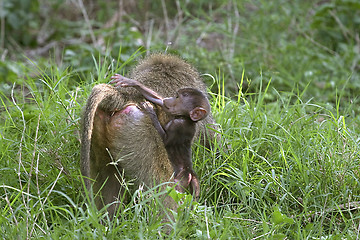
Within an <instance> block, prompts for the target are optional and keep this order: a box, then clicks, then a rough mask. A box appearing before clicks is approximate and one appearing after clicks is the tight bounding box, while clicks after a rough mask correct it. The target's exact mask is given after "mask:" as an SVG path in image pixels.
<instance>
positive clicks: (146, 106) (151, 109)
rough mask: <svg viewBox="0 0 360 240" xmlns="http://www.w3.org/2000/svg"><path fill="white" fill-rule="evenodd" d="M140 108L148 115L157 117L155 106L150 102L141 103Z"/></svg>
mask: <svg viewBox="0 0 360 240" xmlns="http://www.w3.org/2000/svg"><path fill="white" fill-rule="evenodd" d="M140 108H141V109H142V110H143V111H145V112H147V113H148V114H152V115H156V113H155V110H154V107H153V105H152V104H151V103H150V102H148V101H146V102H142V103H140Z"/></svg>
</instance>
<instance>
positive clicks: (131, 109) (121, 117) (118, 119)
mask: <svg viewBox="0 0 360 240" xmlns="http://www.w3.org/2000/svg"><path fill="white" fill-rule="evenodd" d="M125 116H126V117H125ZM129 117H130V119H132V121H135V122H136V121H140V120H141V119H142V118H143V117H144V113H143V112H142V111H141V110H140V109H139V108H138V107H137V106H136V105H134V104H131V105H127V106H125V107H124V108H123V109H121V110H120V111H117V112H114V113H113V115H112V116H111V122H112V124H113V125H114V126H115V127H117V128H121V127H122V126H123V124H124V123H125V122H127V121H128V120H126V119H128V118H129Z"/></svg>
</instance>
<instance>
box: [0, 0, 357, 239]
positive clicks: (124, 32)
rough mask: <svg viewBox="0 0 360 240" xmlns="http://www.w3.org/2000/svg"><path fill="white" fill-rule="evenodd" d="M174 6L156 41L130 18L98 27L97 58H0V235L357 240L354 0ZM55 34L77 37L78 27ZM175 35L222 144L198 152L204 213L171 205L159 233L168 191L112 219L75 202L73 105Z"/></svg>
mask: <svg viewBox="0 0 360 240" xmlns="http://www.w3.org/2000/svg"><path fill="white" fill-rule="evenodd" d="M180 2H181V3H179V4H180V6H181V7H182V12H180V11H179V10H178V9H177V8H176V6H175V7H174V6H172V5H171V4H170V3H168V4H169V5H167V6H168V8H169V9H167V10H168V15H169V20H170V23H171V24H174V25H176V26H177V27H176V28H175V29H170V30H169V29H168V30H169V31H168V32H167V33H164V32H163V31H162V30H161V26H162V25H161V23H157V22H161V17H156V16H157V15H158V16H162V15H161V14H162V11H163V8H162V6H161V4H160V1H159V3H155V2H154V3H153V5H151V6H150V7H149V11H150V13H151V14H150V16H152V19H154V21H155V25H154V29H153V32H152V34H153V35H150V31H148V30H149V29H146V28H147V27H149V25H146V24H147V23H148V22H147V20H149V19H145V20H144V19H142V18H141V17H142V15H141V13H138V12H134V13H133V15H131V16H132V17H134V18H135V19H138V20H139V21H142V23H144V28H145V30H146V31H144V32H141V31H139V30H134V29H130V27H131V21H126V19H125V20H124V23H123V24H122V25H121V26H116V27H113V28H111V29H99V30H98V31H96V32H95V34H96V36H97V37H98V36H104V38H105V40H106V41H107V48H106V50H102V49H99V48H96V47H93V46H92V45H91V44H88V43H84V42H82V43H79V44H76V43H75V44H74V45H67V46H65V47H64V49H63V52H62V54H61V56H60V60H59V59H58V58H59V56H58V55H56V51H54V57H38V58H30V59H26V58H22V57H21V56H17V58H15V57H14V56H12V57H13V58H15V59H16V61H10V60H8V59H6V54H5V53H4V54H2V59H1V61H0V78H1V79H0V100H1V102H0V141H1V144H0V237H1V238H2V239H26V238H34V239H60V238H62V239H119V238H120V239H154V238H156V239H162V238H167V237H168V236H169V238H174V239H360V224H359V222H360V156H359V146H360V145H359V135H360V130H359V125H360V118H359V108H358V104H359V97H358V92H359V90H360V84H359V83H360V80H359V67H358V66H359V59H360V53H359V51H358V49H359V46H360V43H359V41H358V37H357V35H356V34H358V32H359V27H358V26H360V25H358V24H356V23H358V21H359V19H358V16H359V14H357V13H359V11H360V6H359V4H358V3H357V0H347V1H341V0H332V1H327V2H325V3H324V2H322V1H315V2H311V1H300V0H298V1H282V0H277V1H263V0H256V1H221V0H217V1H210V2H207V1H206V2H205V1H200V0H198V1H191V3H190V2H188V3H186V2H182V1H180ZM141 3H144V2H143V1H141ZM171 7H172V8H171ZM111 10H112V9H111V8H108V9H107V10H105V9H100V10H99V12H98V14H99V16H98V18H101V17H100V15H101V16H107V15H109V14H110V13H111ZM108 11H110V12H108ZM15 13H16V12H14V14H15ZM180 13H181V14H182V17H183V21H180V20H179V18H178V17H179V16H180V15H176V14H180ZM350 13H351V14H350ZM143 15H144V14H143ZM172 15H174V16H175V17H173V18H172V17H171V16H172ZM52 20H53V19H52ZM99 21H100V20H99ZM96 23H97V24H98V25H100V23H99V22H96ZM145 23H146V24H145ZM54 24H55V25H56V24H57V25H56V26H57V28H58V29H61V30H62V31H67V34H68V35H70V36H72V37H73V36H76V34H77V33H76V31H80V30H83V28H85V27H84V24H77V25H76V26H74V28H76V27H78V28H79V29H78V30H76V31H75V30H74V29H71V31H70V30H68V29H66V28H64V26H63V25H61V24H63V23H61V22H56V21H55V23H54ZM67 24H68V23H67ZM156 24H158V25H156ZM78 25H79V26H78ZM85 26H87V25H85ZM156 27H158V28H156ZM162 27H164V26H162ZM114 28H116V29H114ZM86 29H87V27H86ZM7 31H9V30H7ZM72 31H74V33H73V32H72ZM176 31H179V32H178V34H179V35H177V36H178V38H177V39H176V41H174V46H173V47H171V48H170V49H169V50H168V51H170V52H175V53H177V54H180V55H181V56H182V57H184V58H186V59H187V60H188V61H189V62H191V63H192V64H193V65H195V66H196V67H197V68H199V70H200V71H201V72H202V73H204V74H203V78H204V80H205V82H206V83H207V85H208V86H209V90H210V97H211V104H212V110H213V115H214V117H215V119H216V121H217V123H218V124H219V125H220V126H221V134H222V141H221V142H216V143H214V147H213V148H212V149H210V150H207V149H205V148H204V147H202V146H201V145H199V144H195V146H194V149H193V162H194V168H195V170H196V172H197V173H198V175H199V177H200V179H201V189H202V192H201V196H200V200H199V202H193V201H192V198H191V197H190V196H187V195H186V196H183V195H181V194H178V195H177V194H175V193H173V194H174V197H175V198H179V199H180V200H179V203H180V207H179V209H178V211H177V212H170V213H168V214H170V215H171V216H170V217H168V219H172V220H169V221H168V222H164V221H162V217H161V213H163V206H162V204H161V198H162V196H163V193H161V192H159V188H158V187H155V188H154V189H150V190H148V191H140V190H139V191H137V192H135V193H130V194H131V196H132V201H130V203H128V204H127V205H123V206H122V208H120V210H119V212H118V213H117V216H116V218H115V220H114V221H110V220H109V218H108V216H107V214H106V211H105V210H102V211H98V210H96V208H95V206H94V204H93V203H92V202H91V201H90V200H89V199H88V198H86V197H84V195H83V194H82V193H83V191H84V188H83V183H82V181H81V178H80V170H79V158H80V155H79V147H80V140H79V139H80V135H79V120H80V116H81V111H82V107H83V106H84V104H85V101H86V98H87V96H88V95H89V93H90V91H91V88H92V86H94V85H95V84H97V83H104V82H108V81H109V77H110V76H111V75H112V74H113V73H114V72H120V73H125V74H126V73H127V72H128V70H129V69H130V68H131V67H132V66H133V65H134V64H135V63H136V59H137V58H138V57H139V56H140V55H144V52H145V50H146V49H144V48H141V49H139V48H138V45H137V43H136V41H134V39H138V38H142V39H143V40H144V39H145V40H146V39H148V40H149V39H150V40H151V42H150V43H151V44H150V46H149V47H150V49H147V50H150V51H164V49H165V45H164V39H167V37H168V36H176ZM118 32H121V34H118ZM195 33H198V35H196V34H195ZM117 34H118V35H117ZM166 34H167V35H168V36H167V35H166ZM54 36H55V37H56V36H59V35H56V34H54ZM63 37H64V38H66V37H67V35H66V36H63ZM24 38H25V36H24ZM119 39H120V40H119ZM53 40H54V39H53ZM211 40H214V41H211ZM10 42H11V41H10ZM3 58H5V60H3ZM49 59H50V60H49ZM113 59H115V60H113Z"/></svg>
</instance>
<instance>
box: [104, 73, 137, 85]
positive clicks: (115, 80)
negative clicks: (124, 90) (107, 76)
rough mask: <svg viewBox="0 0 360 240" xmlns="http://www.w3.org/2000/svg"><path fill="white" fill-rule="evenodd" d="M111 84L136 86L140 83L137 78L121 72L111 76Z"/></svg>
mask: <svg viewBox="0 0 360 240" xmlns="http://www.w3.org/2000/svg"><path fill="white" fill-rule="evenodd" d="M111 79H112V80H111V82H110V83H111V84H115V85H114V86H115V87H134V86H137V85H138V82H137V81H136V80H133V79H130V78H127V77H124V76H122V75H120V74H115V75H114V76H112V77H111Z"/></svg>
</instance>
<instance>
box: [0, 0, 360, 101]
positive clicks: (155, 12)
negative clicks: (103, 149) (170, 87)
mask: <svg viewBox="0 0 360 240" xmlns="http://www.w3.org/2000/svg"><path fill="white" fill-rule="evenodd" d="M359 5H360V3H359V2H358V1H356V0H336V1H335V0H332V1H281V0H277V1H260V0H254V1H224V0H215V1H200V0H199V1H164V0H162V1H160V0H159V1H146V0H140V1H113V0H112V1H110V0H105V1H95V0H94V1H85V2H83V1H77V0H73V1H62V0H57V1H55V0H53V1H41V0H35V1H30V0H12V1H6V0H5V1H2V5H1V9H0V10H1V30H2V31H1V39H0V41H1V42H0V46H1V53H2V54H1V71H0V76H1V79H2V80H1V83H2V87H4V86H3V85H4V84H5V83H10V82H14V81H17V76H18V73H19V72H21V70H20V69H18V68H17V67H16V66H14V62H13V60H15V61H16V60H17V61H19V60H24V63H25V62H27V61H26V59H24V57H27V58H29V59H30V60H32V61H36V62H37V63H38V64H39V65H40V66H43V65H44V66H46V64H48V60H52V61H55V62H56V64H57V65H58V66H59V67H61V68H66V67H70V68H71V70H72V71H73V72H75V73H76V76H74V80H76V81H85V82H88V81H89V75H92V74H94V73H93V67H92V65H93V56H96V57H98V56H101V57H108V58H110V59H117V58H118V55H119V49H120V48H121V53H122V54H121V56H120V60H121V61H126V60H127V58H129V56H130V55H131V54H132V53H134V52H135V51H136V50H137V49H138V48H139V47H142V49H143V50H150V51H164V49H165V48H166V45H167V44H168V43H169V42H171V43H172V44H171V46H170V49H169V52H176V53H177V54H179V55H181V56H182V57H184V58H186V59H188V60H189V61H190V62H192V63H193V64H194V65H195V66H197V67H198V69H199V70H200V72H202V73H211V74H215V73H219V74H224V78H225V79H226V81H225V85H226V91H227V92H228V94H229V96H232V95H234V94H237V91H238V88H239V82H240V79H241V77H242V72H243V71H244V70H245V79H246V80H247V81H245V83H243V85H244V86H243V87H245V88H246V89H248V90H249V91H250V92H256V90H257V89H258V85H259V82H260V80H259V72H261V73H262V76H263V77H264V78H265V79H266V80H269V79H271V81H272V87H274V88H276V89H277V90H278V91H293V90H298V91H300V92H301V91H302V90H303V89H305V88H306V87H307V86H308V85H309V86H311V87H310V89H309V90H308V91H306V95H307V98H311V97H316V98H317V99H319V98H321V100H322V101H324V102H334V99H335V96H334V95H333V92H334V90H335V89H339V90H341V89H342V87H343V86H346V88H347V89H346V91H344V93H343V94H344V97H346V98H347V99H348V100H350V98H351V97H352V96H353V94H354V93H356V92H357V91H359V87H360V81H357V80H358V79H359V61H360V60H359V41H360V40H359V36H358V33H359V29H360V17H359ZM219 71H220V72H219ZM208 81H210V80H208ZM250 82H251V83H250ZM274 94H275V93H274V92H270V93H269V96H267V98H268V99H269V101H272V100H275V96H274Z"/></svg>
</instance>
